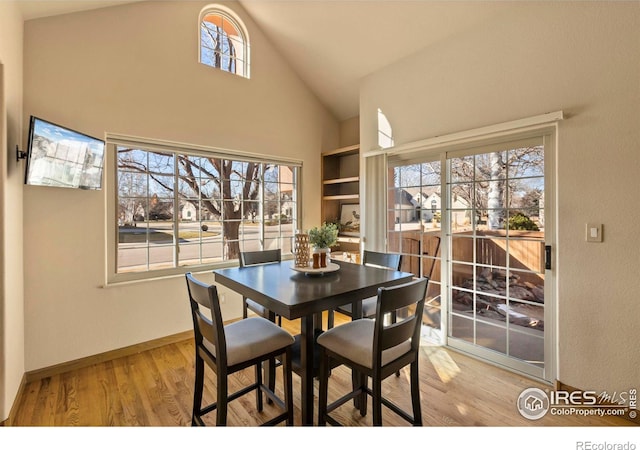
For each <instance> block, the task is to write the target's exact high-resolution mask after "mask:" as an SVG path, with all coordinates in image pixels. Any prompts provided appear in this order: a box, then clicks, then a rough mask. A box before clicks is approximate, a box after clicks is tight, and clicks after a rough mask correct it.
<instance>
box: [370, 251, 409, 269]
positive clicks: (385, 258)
mask: <svg viewBox="0 0 640 450" xmlns="http://www.w3.org/2000/svg"><path fill="white" fill-rule="evenodd" d="M362 264H364V265H366V266H377V267H386V268H388V269H392V270H400V265H401V264H402V255H400V254H398V253H380V252H372V251H371V250H365V251H364V252H363V254H362Z"/></svg>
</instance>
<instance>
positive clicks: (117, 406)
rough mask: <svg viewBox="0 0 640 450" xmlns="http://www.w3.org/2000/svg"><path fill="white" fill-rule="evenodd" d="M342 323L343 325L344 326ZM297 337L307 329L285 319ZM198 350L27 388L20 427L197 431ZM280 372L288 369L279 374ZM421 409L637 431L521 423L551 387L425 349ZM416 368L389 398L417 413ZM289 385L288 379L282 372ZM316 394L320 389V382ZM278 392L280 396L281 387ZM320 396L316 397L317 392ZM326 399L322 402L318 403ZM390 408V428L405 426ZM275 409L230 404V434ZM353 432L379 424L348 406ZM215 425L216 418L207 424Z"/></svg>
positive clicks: (557, 419) (505, 422) (500, 422)
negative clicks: (522, 410)
mask: <svg viewBox="0 0 640 450" xmlns="http://www.w3.org/2000/svg"><path fill="white" fill-rule="evenodd" d="M338 316H339V315H336V320H337V322H338V323H339V317H338ZM283 326H284V327H285V328H286V329H287V330H288V331H289V332H291V333H297V332H298V330H299V328H298V322H289V321H286V320H283ZM193 353H194V349H193V342H192V340H191V339H189V340H185V341H182V342H178V343H172V344H168V345H164V346H162V347H159V348H154V349H150V350H146V351H142V352H140V353H138V354H134V355H131V356H124V357H121V358H118V359H115V360H111V361H105V362H100V363H97V364H94V365H92V366H90V367H85V368H79V369H75V370H71V371H69V372H66V373H63V374H59V375H52V376H47V377H45V378H42V379H41V380H38V381H32V382H29V383H27V385H26V386H25V389H24V391H23V395H22V397H21V398H20V399H19V400H18V406H17V408H16V412H15V416H14V420H13V423H12V424H11V425H13V426H162V427H173V426H188V425H190V423H191V403H192V390H193V360H194V358H193ZM278 370H281V369H278ZM420 373H421V380H422V381H421V401H422V412H423V418H424V425H426V426H436V427H448V426H518V427H519V426H568V427H571V426H591V427H594V426H633V425H634V424H633V423H631V422H629V421H626V420H624V419H621V418H615V417H603V418H599V417H581V416H575V415H572V416H552V415H550V414H547V415H546V416H545V417H543V418H542V419H540V420H537V421H535V422H534V421H530V420H527V419H525V418H523V417H521V416H520V414H519V413H518V411H517V409H516V399H517V397H518V395H519V394H520V393H521V392H522V390H524V389H525V388H529V387H540V388H542V389H545V388H549V387H548V386H545V385H542V384H540V383H537V382H535V381H532V380H530V379H528V378H524V377H520V376H518V375H514V374H513V373H510V372H508V371H505V370H502V369H500V368H497V367H494V366H491V365H487V364H485V363H483V362H480V361H477V360H475V359H473V358H470V357H468V356H465V355H462V354H459V353H456V352H453V351H450V350H447V349H445V348H442V347H438V346H433V345H428V344H425V345H423V346H422V348H421V350H420ZM253 376H254V375H253V371H252V370H250V369H247V370H246V371H244V372H241V373H239V374H235V375H233V376H232V377H231V381H230V389H232V390H236V389H238V388H239V387H240V386H242V385H244V384H245V383H248V382H250V381H251V380H253ZM408 376H409V373H408V368H406V369H405V370H404V371H403V372H402V374H401V376H400V377H395V376H392V377H390V378H388V379H387V380H385V384H384V393H385V395H386V396H387V397H388V398H390V399H392V400H393V401H395V402H396V403H397V404H398V405H399V406H401V407H403V408H406V409H407V410H409V411H410V405H411V403H410V398H409V382H408ZM277 379H278V386H281V380H282V377H281V373H278V378H277ZM293 381H294V405H296V414H295V423H296V424H300V423H301V420H300V410H299V405H300V379H299V378H298V377H297V376H296V375H294V377H293ZM350 382H351V375H350V372H349V371H348V370H347V369H346V368H344V367H339V368H336V369H334V370H333V372H332V376H331V379H330V382H329V389H330V391H329V400H330V401H331V400H332V399H335V398H337V397H338V396H339V395H340V393H342V392H346V390H347V389H348V388H349V387H350ZM214 387H215V379H214V374H213V372H212V371H211V370H209V369H208V368H207V369H206V379H205V401H207V402H211V401H213V399H214V398H215V389H214ZM316 388H317V381H316ZM278 393H279V394H280V395H281V391H280V389H279V388H278ZM316 394H317V393H316ZM316 399H317V397H316ZM383 410H384V417H383V423H384V424H385V425H386V426H406V422H404V421H403V420H402V419H400V418H399V417H397V416H396V415H395V414H393V413H392V412H391V411H389V410H386V408H383ZM275 412H276V411H275V407H273V406H266V408H265V410H264V411H263V412H262V413H258V412H256V411H255V395H254V394H253V393H252V394H249V395H247V396H245V397H243V398H240V399H238V400H236V401H234V402H232V403H231V405H230V410H229V416H228V419H229V425H230V426H236V427H240V426H256V425H259V424H261V423H262V422H263V421H265V420H266V419H268V418H270V417H273V416H274V415H275ZM334 415H335V416H336V417H337V418H338V419H339V420H340V421H341V422H342V423H344V424H345V425H348V426H354V427H356V426H369V425H371V413H369V414H367V416H366V417H361V416H360V414H359V413H358V412H357V411H356V410H355V409H354V408H353V406H352V403H351V402H349V403H347V404H346V405H344V406H342V407H341V409H340V410H338V411H337V412H336V413H335V414H334ZM205 421H206V423H207V424H211V425H213V424H215V412H213V413H211V414H209V417H207V418H206V419H205Z"/></svg>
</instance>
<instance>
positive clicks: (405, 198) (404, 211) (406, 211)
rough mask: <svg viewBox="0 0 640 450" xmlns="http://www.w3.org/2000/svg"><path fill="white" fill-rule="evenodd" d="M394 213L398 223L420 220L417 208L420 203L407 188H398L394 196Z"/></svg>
mask: <svg viewBox="0 0 640 450" xmlns="http://www.w3.org/2000/svg"><path fill="white" fill-rule="evenodd" d="M393 203H394V206H393V209H394V215H395V222H396V223H407V222H415V221H417V220H418V212H417V210H416V208H417V207H418V203H416V201H415V200H414V199H413V195H411V193H410V192H408V190H406V189H396V190H395V198H394V202H393Z"/></svg>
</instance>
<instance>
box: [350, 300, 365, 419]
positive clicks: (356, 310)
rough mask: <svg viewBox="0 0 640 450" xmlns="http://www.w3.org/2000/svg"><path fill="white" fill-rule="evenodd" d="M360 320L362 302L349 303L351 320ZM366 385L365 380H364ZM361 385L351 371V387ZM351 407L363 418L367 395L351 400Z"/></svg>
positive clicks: (360, 381)
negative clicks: (356, 409)
mask: <svg viewBox="0 0 640 450" xmlns="http://www.w3.org/2000/svg"><path fill="white" fill-rule="evenodd" d="M361 318H362V301H356V302H353V303H351V320H357V319H361ZM364 382H365V383H366V379H365V380H364ZM361 384H362V376H361V374H360V373H359V372H357V371H356V370H353V369H352V370H351V386H352V388H353V389H356V388H357V387H358V386H360V385H361ZM353 406H355V407H356V408H358V409H359V410H360V414H361V415H362V416H364V415H365V414H366V413H367V394H365V393H362V394H360V395H359V396H357V397H354V398H353Z"/></svg>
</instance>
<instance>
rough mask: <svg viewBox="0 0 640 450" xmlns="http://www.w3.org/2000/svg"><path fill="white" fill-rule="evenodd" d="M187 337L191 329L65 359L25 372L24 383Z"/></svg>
mask: <svg viewBox="0 0 640 450" xmlns="http://www.w3.org/2000/svg"><path fill="white" fill-rule="evenodd" d="M187 339H193V331H192V330H188V331H183V332H182V333H177V334H172V335H170V336H165V337H161V338H158V339H153V340H151V341H146V342H141V343H139V344H134V345H130V346H128V347H123V348H119V349H116V350H110V351H108V352H104V353H99V354H97V355H92V356H87V357H85V358H79V359H76V360H73V361H67V362H64V363H60V364H56V365H54V366H50V367H45V368H42V369H37V370H32V371H29V372H27V373H26V374H25V377H23V378H25V379H26V383H30V382H32V381H38V380H41V379H43V378H47V377H51V376H54V375H59V374H61V373H65V372H68V371H70V370H76V369H82V368H84V367H88V366H91V365H93V364H98V363H102V362H105V361H111V360H113V359H116V358H121V357H124V356H129V355H135V354H136V353H140V352H143V351H146V350H151V349H154V348H158V347H162V346H163V345H169V344H174V343H176V342H182V341H185V340H187ZM26 383H25V384H26ZM19 398H20V396H18V397H16V399H19Z"/></svg>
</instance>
